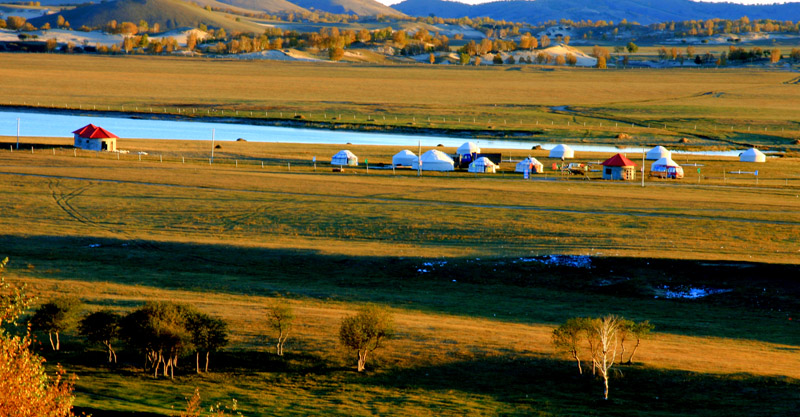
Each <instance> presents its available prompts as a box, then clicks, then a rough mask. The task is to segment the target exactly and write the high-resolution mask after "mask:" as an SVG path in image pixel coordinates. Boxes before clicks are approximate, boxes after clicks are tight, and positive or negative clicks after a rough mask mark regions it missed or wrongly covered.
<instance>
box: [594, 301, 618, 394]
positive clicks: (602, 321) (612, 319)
mask: <svg viewBox="0 0 800 417" xmlns="http://www.w3.org/2000/svg"><path fill="white" fill-rule="evenodd" d="M619 326H620V318H619V317H617V316H605V317H602V318H599V319H593V320H591V321H590V322H589V327H588V329H589V330H588V332H589V333H590V334H592V335H593V336H594V337H595V338H596V341H597V343H596V344H595V345H594V347H593V354H592V362H593V366H595V367H596V368H597V369H598V370H599V371H600V377H601V378H603V386H604V391H603V399H605V400H607V399H608V380H609V379H610V377H611V368H612V367H613V366H614V362H615V360H616V358H617V347H618V345H619V338H618V331H619Z"/></svg>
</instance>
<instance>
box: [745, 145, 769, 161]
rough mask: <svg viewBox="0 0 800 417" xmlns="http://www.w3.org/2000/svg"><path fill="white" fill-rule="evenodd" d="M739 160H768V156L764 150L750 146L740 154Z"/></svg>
mask: <svg viewBox="0 0 800 417" xmlns="http://www.w3.org/2000/svg"><path fill="white" fill-rule="evenodd" d="M739 161H741V162H767V156H766V155H764V152H761V151H759V150H758V149H756V148H750V149H748V150H746V151H744V152H742V153H741V154H739Z"/></svg>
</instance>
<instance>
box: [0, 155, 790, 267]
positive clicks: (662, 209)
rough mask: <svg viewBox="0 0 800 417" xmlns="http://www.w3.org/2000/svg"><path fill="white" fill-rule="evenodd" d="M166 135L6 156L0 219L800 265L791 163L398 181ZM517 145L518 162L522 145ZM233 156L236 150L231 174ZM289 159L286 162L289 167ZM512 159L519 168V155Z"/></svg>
mask: <svg viewBox="0 0 800 417" xmlns="http://www.w3.org/2000/svg"><path fill="white" fill-rule="evenodd" d="M165 143H166V142H157V143H151V142H149V141H127V142H123V143H122V144H121V146H126V147H127V144H131V145H132V146H130V148H131V149H147V150H148V151H151V152H159V151H160V150H163V153H164V154H165V155H168V156H171V157H172V159H169V160H167V162H164V163H159V162H157V160H155V161H154V160H153V158H154V156H153V155H152V154H151V155H149V156H148V157H149V158H151V159H150V160H149V161H142V162H139V161H138V160H137V159H134V158H136V157H135V156H132V155H126V156H124V160H120V161H117V160H116V159H114V157H113V156H110V155H104V154H95V153H85V152H83V153H81V157H80V158H74V157H72V155H70V154H69V153H68V152H64V151H60V153H57V154H56V155H55V156H53V155H52V153H51V152H48V151H47V150H40V151H39V152H38V153H34V154H30V153H29V152H13V153H11V152H8V151H2V150H0V155H2V157H3V161H5V162H4V164H3V165H4V167H2V169H1V170H0V171H2V172H5V173H9V174H15V175H10V176H8V177H7V179H8V181H7V182H5V183H3V185H2V186H0V192H2V193H4V194H5V195H6V196H7V197H8V198H5V199H3V200H2V201H3V203H0V204H1V205H2V209H3V212H4V213H14V215H12V216H6V217H5V218H4V219H3V220H0V222H2V224H3V227H4V230H6V231H7V233H10V234H16V233H24V234H28V235H62V236H87V237H88V236H94V237H98V238H99V237H122V238H125V239H134V238H135V239H155V240H162V241H171V242H195V241H196V242H207V243H212V242H225V243H226V244H235V245H242V246H254V247H265V248H279V247H292V248H298V249H301V248H302V249H314V250H319V251H321V252H322V253H338V254H349V255H371V256H376V255H377V256H380V255H387V254H402V255H403V256H425V255H426V254H429V253H430V250H431V248H432V247H433V248H436V251H435V256H463V255H469V256H508V255H518V256H525V255H531V254H541V253H554V252H555V253H577V254H593V255H598V256H599V255H603V256H637V257H642V256H643V257H658V258H689V259H727V260H746V261H759V262H789V263H796V262H797V260H798V257H797V250H798V249H799V248H798V247H797V240H796V233H795V232H793V231H794V230H796V228H797V227H798V223H800V213H799V212H798V210H797V205H798V204H799V203H798V202H797V192H798V188H799V187H798V186H799V185H800V183H798V178H795V177H793V176H791V175H787V174H790V173H792V172H797V171H796V170H797V167H798V163H797V161H796V160H795V159H794V158H778V159H771V160H770V162H769V163H767V164H763V165H761V164H758V166H757V167H754V165H753V164H742V163H739V162H736V161H732V160H731V159H732V158H707V159H706V158H697V157H693V158H692V160H693V161H696V162H700V163H702V164H703V165H704V167H703V168H702V170H703V171H704V172H706V173H711V174H712V175H714V177H713V178H708V177H707V176H708V175H709V174H705V175H706V176H705V177H704V178H703V179H701V182H700V184H698V183H697V173H696V172H693V168H691V167H687V178H686V179H685V180H683V181H678V182H675V181H648V182H647V186H646V187H644V188H642V187H640V186H639V184H638V183H625V184H623V183H612V182H603V181H581V180H576V179H567V178H562V177H561V176H560V175H557V174H555V173H552V172H550V173H549V174H548V177H549V180H547V181H545V180H541V181H538V180H537V181H522V180H521V178H520V174H512V173H507V174H500V175H494V176H479V177H478V176H475V175H474V174H467V173H451V174H449V175H443V174H436V175H430V174H427V173H426V175H425V176H424V177H422V178H417V177H416V176H415V173H413V172H409V171H406V172H404V173H402V174H399V175H398V174H395V175H392V173H391V171H390V170H389V171H387V170H383V171H379V170H375V169H372V170H370V174H369V175H367V174H366V170H365V169H364V168H363V167H360V168H357V169H348V171H347V172H346V173H345V174H334V173H331V172H330V168H329V166H328V165H327V164H326V163H325V162H320V163H318V168H317V172H316V173H315V172H314V171H313V168H312V166H311V163H310V161H309V159H310V158H309V154H312V153H313V154H315V155H318V161H325V160H326V159H327V157H328V155H331V154H333V153H335V151H336V150H337V147H336V146H324V145H312V146H309V147H306V146H305V145H299V146H298V145H292V144H279V145H272V144H269V145H268V144H258V143H225V144H224V147H223V149H224V150H225V151H226V152H229V153H228V154H227V155H221V156H218V159H217V164H215V165H214V166H209V165H208V164H207V162H201V160H194V161H191V163H186V164H184V163H181V162H180V160H179V159H177V157H176V155H177V154H188V155H190V156H193V157H196V156H199V155H200V154H201V152H202V151H201V149H200V147H202V146H203V145H202V143H192V142H176V143H175V144H171V145H169V146H164V147H163V148H162V149H159V147H160V146H162V145H164V144H165ZM268 148H269V153H270V154H271V155H270V158H271V159H270V161H269V163H270V164H271V165H268V166H267V167H266V168H263V169H262V168H261V167H260V165H259V164H258V161H259V159H258V156H260V155H264V154H266V153H267V149H268ZM353 148H354V150H355V151H356V152H359V153H360V154H361V155H362V157H363V156H368V157H369V159H370V160H373V161H381V160H384V161H386V162H388V158H389V156H388V155H392V154H394V153H395V152H396V151H397V149H396V148H395V149H392V148H391V147H369V146H361V147H353ZM511 154H513V155H514V156H515V157H520V158H521V156H522V155H524V154H526V153H525V152H523V151H513V152H511ZM534 154H537V152H534ZM231 155H236V157H237V158H242V159H243V163H242V165H241V166H240V167H239V168H238V169H237V168H235V167H234V166H233V164H232V161H231V159H232V158H231ZM323 155H324V156H323ZM537 156H540V157H541V155H540V154H537ZM595 156H596V157H598V159H602V158H604V157H605V156H604V155H595ZM631 156H632V155H631ZM226 158H230V159H226ZM542 159H543V161H545V163H546V164H548V165H549V162H548V161H547V159H546V158H542ZM591 159H594V157H592V158H591ZM244 161H247V162H248V163H249V164H250V165H245V164H244ZM285 161H290V162H292V168H291V170H289V168H288V167H286V166H285V165H284V163H285ZM559 162H560V161H559ZM681 162H683V161H681ZM222 164H224V165H222ZM504 165H506V167H505V169H513V164H504ZM756 168H757V169H759V171H760V175H759V178H760V180H759V181H760V182H759V186H758V187H756V184H755V179H754V178H755V177H752V176H736V178H735V179H732V180H730V181H727V180H726V181H724V184H723V180H722V178H721V177H722V174H721V172H722V171H729V170H733V169H743V170H750V169H756ZM398 172H400V171H398ZM716 172H719V174H715V173H716ZM17 174H32V175H35V176H33V177H30V176H20V175H17ZM38 175H43V176H45V177H38ZM47 176H52V178H48V177H47ZM554 178H557V179H556V180H554ZM97 180H100V181H97ZM465 190H466V191H467V192H465ZM11 196H14V197H13V198H12V197H11ZM30 225H36V226H35V227H30ZM134 226H135V227H134ZM708 231H713V233H711V234H709V233H708Z"/></svg>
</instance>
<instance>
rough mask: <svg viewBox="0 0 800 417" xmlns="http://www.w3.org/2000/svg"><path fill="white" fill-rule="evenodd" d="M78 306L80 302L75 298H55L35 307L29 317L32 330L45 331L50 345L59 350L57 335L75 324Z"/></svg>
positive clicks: (59, 342)
mask: <svg viewBox="0 0 800 417" xmlns="http://www.w3.org/2000/svg"><path fill="white" fill-rule="evenodd" d="M80 307H81V302H80V300H78V299H77V298H74V297H59V298H56V299H54V300H53V301H50V302H48V303H45V304H42V305H41V306H39V308H38V309H36V312H35V313H34V314H33V317H32V318H31V325H32V327H33V329H34V330H41V331H43V332H46V333H47V335H48V337H49V338H50V347H52V348H53V350H54V351H55V350H60V349H61V340H60V337H59V335H60V334H61V333H62V332H65V331H68V330H70V329H72V328H73V327H74V326H75V324H76V322H77V320H78V313H79V312H80ZM53 335H55V337H56V338H55V342H54V341H53Z"/></svg>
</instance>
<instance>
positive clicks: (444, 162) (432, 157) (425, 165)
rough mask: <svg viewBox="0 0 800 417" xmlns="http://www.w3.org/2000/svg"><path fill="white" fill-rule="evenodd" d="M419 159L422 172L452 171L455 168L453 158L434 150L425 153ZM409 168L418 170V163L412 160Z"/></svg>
mask: <svg viewBox="0 0 800 417" xmlns="http://www.w3.org/2000/svg"><path fill="white" fill-rule="evenodd" d="M419 159H420V160H421V161H422V170H423V171H452V170H453V169H454V168H453V167H454V166H455V162H453V158H450V157H449V156H447V154H446V153H444V152H442V151H439V150H436V149H431V150H429V151H428V152H425V153H424V154H422V156H421V157H420V158H419ZM411 168H413V169H419V161H418V160H416V159H414V161H413V162H412V163H411Z"/></svg>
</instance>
